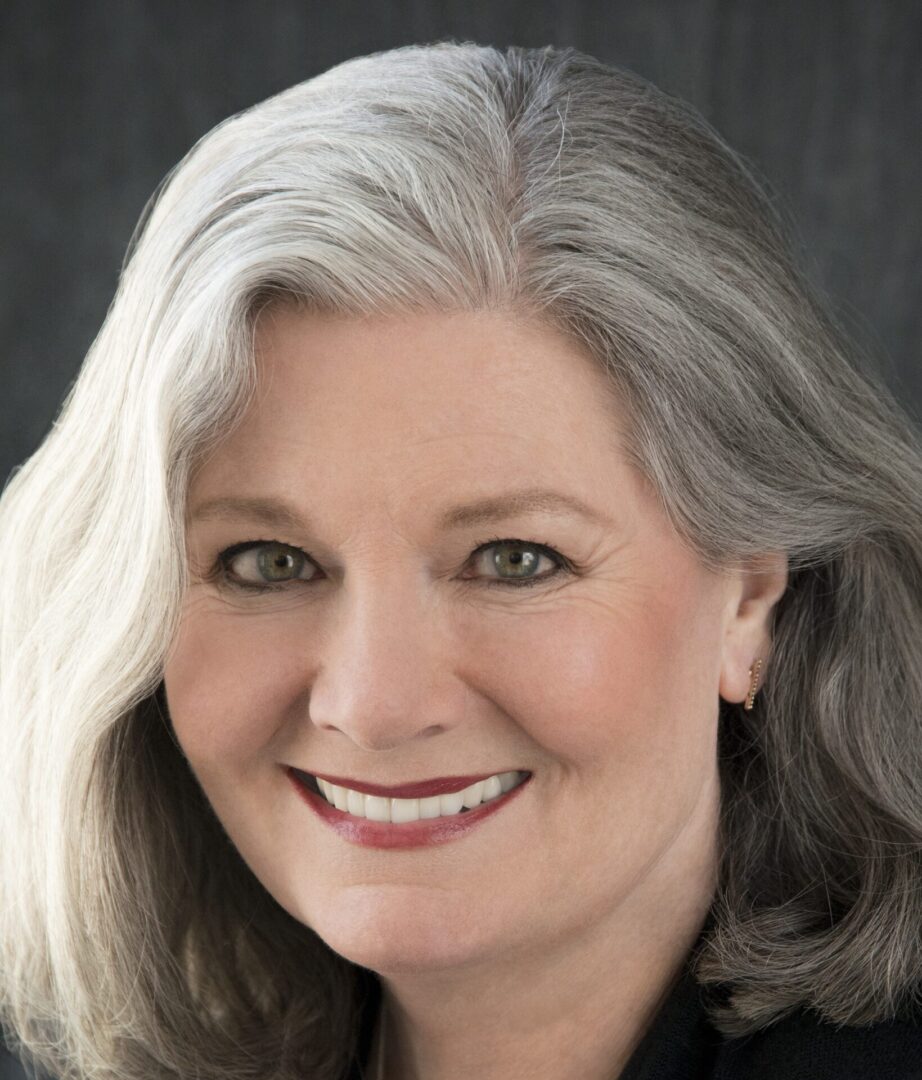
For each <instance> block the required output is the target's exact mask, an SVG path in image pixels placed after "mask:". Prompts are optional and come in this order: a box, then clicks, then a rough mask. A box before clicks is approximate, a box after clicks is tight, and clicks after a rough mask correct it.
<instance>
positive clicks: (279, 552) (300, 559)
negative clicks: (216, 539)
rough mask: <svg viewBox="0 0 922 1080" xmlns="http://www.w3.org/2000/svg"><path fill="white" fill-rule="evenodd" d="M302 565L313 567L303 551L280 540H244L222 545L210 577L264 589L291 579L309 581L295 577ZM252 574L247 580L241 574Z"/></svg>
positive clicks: (247, 587)
mask: <svg viewBox="0 0 922 1080" xmlns="http://www.w3.org/2000/svg"><path fill="white" fill-rule="evenodd" d="M306 566H314V563H313V562H312V561H311V560H310V559H309V558H308V556H307V554H306V553H305V552H303V551H302V550H301V549H300V548H298V547H294V546H293V545H291V544H283V543H282V542H281V541H280V540H245V541H244V542H243V543H241V544H234V545H233V546H232V547H229V548H226V549H225V550H224V551H222V552H221V554H220V555H219V556H218V560H217V563H216V564H215V568H214V570H213V571H212V575H211V577H212V578H216V579H218V581H219V583H220V584H223V585H227V586H229V587H231V588H235V589H255V590H257V591H262V592H265V591H266V590H271V589H275V588H278V587H279V586H281V585H286V584H288V583H289V582H291V581H309V580H311V579H310V578H301V577H299V575H300V573H301V572H302V571H303V569H304V568H305V567H306ZM243 573H250V574H255V575H256V579H255V580H253V579H252V578H251V580H249V581H247V580H246V579H245V578H241V576H240V575H241V574H243Z"/></svg>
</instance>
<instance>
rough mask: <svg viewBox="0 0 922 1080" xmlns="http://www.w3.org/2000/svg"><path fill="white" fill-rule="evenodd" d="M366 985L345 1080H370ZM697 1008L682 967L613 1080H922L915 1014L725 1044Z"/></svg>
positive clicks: (816, 1023) (699, 1000) (788, 1024)
mask: <svg viewBox="0 0 922 1080" xmlns="http://www.w3.org/2000/svg"><path fill="white" fill-rule="evenodd" d="M366 985H367V987H368V990H367V996H366V998H365V1003H364V1006H363V1013H362V1028H361V1035H360V1039H359V1048H358V1056H357V1060H356V1061H354V1062H353V1064H352V1069H351V1071H350V1072H349V1074H348V1078H347V1080H373V1077H374V1066H373V1064H371V1065H370V1064H369V1063H368V1051H369V1049H370V1045H371V1039H372V1035H373V1033H374V1025H375V1021H376V1019H377V1013H378V1006H379V1003H380V997H381V995H380V983H377V980H376V979H375V980H374V981H371V980H369V982H368V983H367V984H366ZM704 1001H705V992H704V991H703V990H702V988H701V987H700V986H699V985H698V983H697V982H695V979H694V977H693V976H692V974H691V972H690V970H689V968H688V966H686V968H685V969H684V970H683V972H682V974H681V976H680V978H679V979H678V981H677V982H676V984H675V986H674V987H673V989H672V992H671V993H670V995H669V997H668V998H667V999H666V1002H665V1004H664V1005H663V1007H662V1008H661V1009H660V1011H659V1013H658V1014H657V1016H656V1018H655V1019H654V1021H653V1023H652V1025H651V1026H650V1029H649V1030H648V1031H647V1034H646V1035H645V1036H644V1038H643V1040H642V1041H641V1043H640V1045H639V1046H638V1047H637V1049H636V1051H635V1052H634V1054H633V1055H632V1056H631V1059H630V1061H629V1062H628V1063H627V1065H626V1066H625V1068H624V1069H623V1070H622V1072H621V1074H620V1076H619V1077H618V1080H922V1015H919V1014H914V1015H913V1016H907V1017H906V1018H904V1019H899V1020H893V1021H887V1022H884V1023H879V1024H872V1025H870V1026H867V1027H836V1026H835V1025H834V1024H829V1023H826V1022H825V1021H823V1020H821V1019H820V1017H819V1016H818V1015H817V1014H816V1013H814V1012H812V1010H808V1009H800V1010H798V1011H796V1012H794V1013H791V1014H789V1015H788V1016H787V1017H785V1018H784V1019H783V1020H779V1021H777V1022H776V1023H775V1024H772V1025H769V1026H768V1027H767V1028H763V1029H761V1030H760V1031H757V1032H755V1033H754V1034H752V1035H747V1036H741V1037H739V1038H726V1037H724V1036H722V1035H721V1034H720V1033H719V1032H718V1031H717V1030H716V1029H715V1028H714V1027H713V1026H712V1025H711V1023H710V1022H709V1020H708V1018H707V1014H706V1012H705V1008H704ZM361 1062H365V1063H366V1064H365V1069H364V1071H363V1069H362V1066H361Z"/></svg>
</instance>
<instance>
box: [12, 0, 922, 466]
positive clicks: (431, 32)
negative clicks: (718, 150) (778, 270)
mask: <svg viewBox="0 0 922 1080" xmlns="http://www.w3.org/2000/svg"><path fill="white" fill-rule="evenodd" d="M447 37H453V38H456V39H459V40H473V41H477V42H479V43H482V44H494V45H499V46H503V45H509V44H520V45H546V44H555V45H574V46H576V47H577V48H580V49H583V50H585V51H587V52H590V53H594V54H595V55H596V56H598V57H600V58H601V59H603V60H607V61H609V62H613V63H616V64H620V65H623V66H625V67H629V68H632V69H633V70H635V71H637V72H639V73H640V74H641V75H644V76H646V77H647V78H649V79H652V80H653V81H654V82H655V83H657V84H658V85H660V86H661V87H663V88H664V89H665V90H668V91H670V92H672V93H676V94H679V95H680V96H682V97H685V98H687V99H688V100H690V101H691V102H693V103H694V104H695V105H697V106H698V108H699V109H701V110H702V112H703V113H704V114H705V115H706V116H707V117H708V119H709V120H710V121H711V122H712V123H713V124H714V125H715V126H716V127H717V128H718V130H720V131H721V132H722V133H723V135H724V136H725V137H726V138H727V140H728V141H729V142H730V143H731V145H733V146H734V147H735V148H736V149H738V150H739V151H741V152H742V153H743V154H744V155H746V156H747V157H748V158H749V159H750V161H751V162H752V163H754V165H755V166H756V167H757V169H758V170H759V171H760V172H761V173H762V174H763V175H764V176H765V177H767V179H768V180H769V181H770V182H771V184H772V185H773V187H774V190H775V191H776V192H777V196H778V198H779V200H780V201H781V202H783V203H784V204H785V205H786V206H787V207H788V208H789V210H790V212H791V213H792V214H793V215H794V217H795V219H796V221H797V223H798V231H799V240H800V242H801V243H802V245H803V248H804V256H803V258H804V261H805V264H806V267H807V269H808V272H809V273H810V275H811V276H812V277H813V279H814V280H815V281H817V282H818V283H819V284H820V285H821V286H822V287H823V288H824V289H825V290H826V291H827V293H829V294H830V295H831V297H832V299H833V301H834V302H835V304H836V305H837V307H838V310H839V312H840V314H841V315H842V316H844V318H845V320H846V322H847V323H848V324H849V325H850V326H851V327H852V328H853V331H854V332H855V333H857V334H859V335H861V336H862V337H863V338H864V339H865V340H866V341H870V344H871V347H872V349H873V350H874V351H875V352H876V354H877V356H878V357H879V363H880V367H881V370H882V372H883V375H884V377H885V380H886V381H887V382H888V383H889V384H890V385H891V386H892V387H893V388H894V390H895V391H896V392H897V395H898V396H899V397H900V399H901V400H902V401H903V402H904V403H905V405H906V407H907V409H908V411H909V412H910V413H911V414H912V415H913V416H914V417H915V418H916V420H917V421H919V422H920V423H922V371H920V365H919V361H918V342H919V329H920V314H919V303H918V301H919V282H920V231H922V230H920V217H922V183H920V176H922V144H920V139H919V120H920V114H922V2H919V0H825V2H823V0H798V2H793V0H773V2H771V3H767V2H765V0H608V2H602V0H569V2H567V3H542V2H541V0H513V2H505V3H503V2H501V0H492V2H483V3H478V2H477V0H445V2H443V3H441V4H434V3H426V2H423V0H403V2H387V0H369V2H365V3H357V2H355V0H335V2H331V0H323V2H319V3H314V2H311V0H268V2H266V0H263V2H255V0H208V2H203V0H186V2H185V3H183V2H181V0H160V2H155V0H150V2H144V0H72V2H68V0H61V2H58V3H53V2H50V0H0V117H2V120H0V122H2V134H3V141H2V143H0V169H2V173H0V181H2V182H0V237H2V264H0V341H2V353H0V486H2V484H3V483H4V482H5V481H6V479H7V477H8V475H9V472H10V470H11V469H12V468H13V466H14V465H16V464H17V463H19V462H21V461H23V460H24V459H25V458H26V457H28V456H29V454H31V453H32V452H33V451H34V450H35V448H36V447H37V446H38V444H39V442H40V441H41V440H42V438H43V437H44V435H45V433H46V432H47V431H48V429H49V427H50V424H51V422H52V420H53V418H54V416H55V414H56V412H57V409H58V406H59V404H60V402H61V399H62V397H63V395H64V394H65V392H66V391H67V389H68V387H69V386H70V384H71V382H72V381H73V379H74V377H75V375H76V373H77V369H78V368H79V366H80V363H81V361H82V359H83V356H84V355H85V353H86V350H87V348H88V347H89V345H90V343H91V342H92V340H93V338H94V336H95V334H96V332H97V330H98V329H99V326H100V324H101V322H102V320H103V318H104V316H105V313H106V310H107V308H108V305H109V303H110V301H111V298H112V295H113V293H114V289H115V285H116V281H117V277H118V273H119V268H120V266H121V261H122V257H123V255H124V251H125V247H126V245H127V242H128V238H129V236H130V234H131V231H132V228H133V226H134V224H135V221H136V220H137V218H138V216H139V214H140V212H141V209H142V207H143V205H144V203H145V201H146V199H147V197H148V195H149V194H150V193H151V192H152V191H153V189H154V188H155V186H156V185H157V183H158V181H159V180H160V179H161V178H162V176H163V175H164V174H165V173H166V172H167V170H168V169H169V168H170V167H171V166H172V165H173V164H174V163H175V162H176V161H177V160H178V159H179V158H180V157H181V156H182V155H183V154H184V153H185V151H186V150H187V149H188V148H189V147H190V146H191V145H192V143H193V142H194V141H195V140H196V139H198V138H199V137H200V136H201V135H203V134H204V133H205V132H206V131H207V130H208V129H209V128H211V127H212V126H213V125H214V124H215V123H217V122H218V121H219V120H221V119H223V118H224V117H225V116H227V115H229V114H230V113H233V112H235V111H238V110H239V109H242V108H244V107H246V106H248V105H251V104H253V103H255V102H257V101H259V100H261V99H263V98H265V97H267V96H269V95H270V94H273V93H275V92H276V91H278V90H281V89H283V88H284V87H286V86H289V85H291V84H292V83H295V82H298V81H300V80H302V79H305V78H308V77H310V76H311V75H314V74H316V73H317V72H319V71H322V70H323V69H325V68H327V67H329V66H331V65H332V64H334V63H337V62H338V61H340V60H344V59H347V58H348V57H351V56H355V55H359V54H362V53H367V52H372V51H374V50H377V49H383V48H388V47H390V46H393V45H400V44H407V43H410V42H426V41H433V40H437V39H440V38H447Z"/></svg>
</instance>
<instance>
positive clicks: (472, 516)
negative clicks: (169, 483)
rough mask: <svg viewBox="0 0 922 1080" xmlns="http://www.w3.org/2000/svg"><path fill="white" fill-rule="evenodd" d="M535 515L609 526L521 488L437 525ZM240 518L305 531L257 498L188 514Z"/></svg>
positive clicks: (291, 515) (224, 500)
mask: <svg viewBox="0 0 922 1080" xmlns="http://www.w3.org/2000/svg"><path fill="white" fill-rule="evenodd" d="M535 513H552V514H567V513H571V514H573V513H575V514H579V515H580V516H581V517H584V518H586V519H588V520H589V521H593V522H595V523H596V524H597V525H610V524H611V520H610V519H609V518H606V517H604V516H603V515H602V514H600V513H599V512H598V511H596V510H593V508H592V507H591V506H588V505H587V504H586V503H584V502H583V501H582V500H581V499H578V498H576V496H574V495H565V494H563V493H562V492H559V491H549V490H547V489H545V488H520V489H518V490H515V491H506V492H502V493H500V494H498V495H489V496H487V497H486V498H481V499H475V500H474V501H473V502H467V503H462V504H460V505H458V506H452V507H449V508H448V509H447V510H444V511H443V512H442V513H441V514H440V516H439V518H438V519H437V522H436V524H437V526H438V528H440V529H442V530H443V531H447V530H451V529H461V528H469V527H470V526H472V525H482V524H484V523H486V522H489V521H498V520H502V519H503V518H511V517H515V516H517V515H521V514H535ZM239 518H246V519H247V520H250V521H259V522H261V523H262V524H263V525H270V526H274V527H276V528H280V529H304V528H306V526H307V522H306V521H305V520H304V519H303V518H301V517H300V515H299V514H298V513H297V511H296V510H294V509H293V508H292V507H291V506H289V505H288V504H287V503H285V502H283V501H281V500H276V499H266V498H259V497H253V498H245V497H238V496H219V497H216V498H213V499H208V500H207V501H206V502H203V503H200V504H199V505H198V506H196V507H194V508H193V510H192V511H191V513H190V514H189V521H190V522H192V521H206V520H221V519H225V520H226V519H239Z"/></svg>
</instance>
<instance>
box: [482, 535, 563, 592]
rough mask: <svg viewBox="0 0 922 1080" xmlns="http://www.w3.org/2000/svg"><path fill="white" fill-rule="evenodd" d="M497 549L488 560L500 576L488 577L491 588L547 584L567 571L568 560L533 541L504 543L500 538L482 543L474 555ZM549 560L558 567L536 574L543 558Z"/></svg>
mask: <svg viewBox="0 0 922 1080" xmlns="http://www.w3.org/2000/svg"><path fill="white" fill-rule="evenodd" d="M491 548H493V549H494V553H493V555H492V556H490V557H489V558H487V560H486V562H487V564H488V565H489V566H490V567H491V568H492V569H495V570H496V571H497V573H498V575H499V576H498V577H493V578H491V577H490V575H489V574H488V575H487V584H488V585H512V586H513V587H515V586H523V585H532V584H537V583H539V582H541V581H546V580H547V579H548V578H550V577H554V576H556V574H557V573H558V572H559V571H560V570H561V569H563V568H564V566H565V560H564V558H563V556H561V555H560V554H558V553H557V552H556V551H555V550H554V549H553V548H552V547H550V546H549V545H547V544H537V543H534V542H532V541H530V540H503V539H500V538H496V539H494V540H488V541H487V542H486V543H485V544H481V545H480V547H479V548H477V550H476V551H475V552H474V559H475V560H476V559H477V558H478V556H480V555H482V554H484V553H485V552H487V551H489V550H490V549H491ZM542 558H545V559H547V560H548V561H549V562H551V563H552V564H553V566H554V569H552V570H551V571H550V572H548V573H544V574H535V572H534V571H535V569H536V568H537V566H538V564H539V563H540V561H541V559H542Z"/></svg>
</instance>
